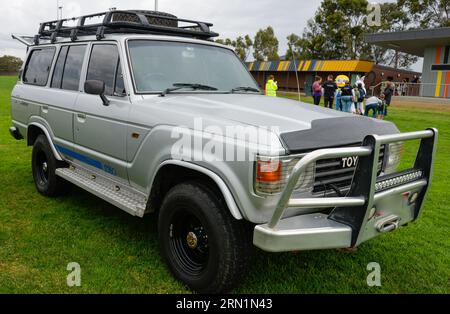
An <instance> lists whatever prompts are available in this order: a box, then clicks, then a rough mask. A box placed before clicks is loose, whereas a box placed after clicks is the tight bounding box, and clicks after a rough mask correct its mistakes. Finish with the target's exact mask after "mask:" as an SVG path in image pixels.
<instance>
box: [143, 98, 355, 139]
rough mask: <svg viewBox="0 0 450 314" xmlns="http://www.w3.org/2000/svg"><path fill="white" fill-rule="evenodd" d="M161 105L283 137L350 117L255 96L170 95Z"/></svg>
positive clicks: (326, 110)
mask: <svg viewBox="0 0 450 314" xmlns="http://www.w3.org/2000/svg"><path fill="white" fill-rule="evenodd" d="M143 97H144V99H145V98H153V99H154V98H155V96H143ZM157 103H158V105H159V107H163V108H164V109H165V110H168V111H173V112H174V113H175V112H176V113H177V114H185V115H188V116H192V117H201V118H203V119H204V120H208V119H209V118H211V119H213V120H218V119H219V120H222V121H221V122H222V123H225V124H227V123H228V124H230V125H235V124H242V125H252V126H258V127H265V128H269V129H270V128H272V127H275V128H276V129H278V130H280V133H284V132H291V131H298V130H307V129H310V128H311V123H312V121H314V120H317V119H327V118H336V117H346V116H348V114H346V113H342V112H338V111H336V110H330V109H325V108H322V107H315V106H312V105H310V104H306V103H300V102H298V101H294V100H289V99H283V98H275V97H266V96H262V95H254V94H209V95H208V94H201V95H193V94H191V95H189V94H182V95H176V94H171V95H170V94H169V95H167V96H166V97H158V98H157ZM222 123H220V124H222Z"/></svg>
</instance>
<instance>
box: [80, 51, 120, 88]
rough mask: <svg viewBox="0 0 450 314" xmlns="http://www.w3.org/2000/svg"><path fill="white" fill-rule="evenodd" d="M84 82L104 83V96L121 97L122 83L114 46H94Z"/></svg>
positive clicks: (117, 52) (117, 56)
mask: <svg viewBox="0 0 450 314" xmlns="http://www.w3.org/2000/svg"><path fill="white" fill-rule="evenodd" d="M86 80H100V81H104V82H105V95H108V96H113V95H118V96H122V95H123V94H124V83H123V77H122V69H121V66H120V60H119V51H118V50H117V46H116V45H94V46H93V47H92V52H91V59H90V60H89V68H88V73H87V77H86Z"/></svg>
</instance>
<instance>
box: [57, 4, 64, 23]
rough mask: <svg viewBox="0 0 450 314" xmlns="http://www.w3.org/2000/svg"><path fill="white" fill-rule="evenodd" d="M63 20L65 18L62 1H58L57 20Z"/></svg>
mask: <svg viewBox="0 0 450 314" xmlns="http://www.w3.org/2000/svg"><path fill="white" fill-rule="evenodd" d="M62 18H63V5H62V0H61V3H60V0H56V19H57V20H62Z"/></svg>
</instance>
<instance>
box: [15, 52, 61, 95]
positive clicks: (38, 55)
mask: <svg viewBox="0 0 450 314" xmlns="http://www.w3.org/2000/svg"><path fill="white" fill-rule="evenodd" d="M54 55H55V48H53V47H52V48H42V49H34V50H33V51H32V52H31V54H30V57H29V59H28V63H27V66H26V68H25V74H24V76H23V82H24V83H25V84H30V85H37V86H45V85H47V80H48V76H49V74H50V69H51V67H52V62H53V57H54Z"/></svg>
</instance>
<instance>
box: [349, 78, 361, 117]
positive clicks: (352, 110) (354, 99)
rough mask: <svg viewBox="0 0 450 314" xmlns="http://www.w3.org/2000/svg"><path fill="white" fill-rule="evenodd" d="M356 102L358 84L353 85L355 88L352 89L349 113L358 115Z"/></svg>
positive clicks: (357, 98)
mask: <svg viewBox="0 0 450 314" xmlns="http://www.w3.org/2000/svg"><path fill="white" fill-rule="evenodd" d="M358 100H359V89H358V84H355V86H354V87H353V102H352V107H351V110H350V111H351V113H354V114H359V113H358Z"/></svg>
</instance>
